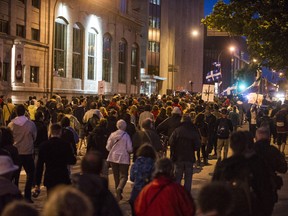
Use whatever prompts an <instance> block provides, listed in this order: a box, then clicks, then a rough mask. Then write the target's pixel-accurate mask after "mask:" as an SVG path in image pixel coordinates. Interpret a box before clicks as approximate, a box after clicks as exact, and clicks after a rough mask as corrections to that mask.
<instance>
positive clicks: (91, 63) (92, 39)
mask: <svg viewBox="0 0 288 216" xmlns="http://www.w3.org/2000/svg"><path fill="white" fill-rule="evenodd" d="M96 36H97V32H96V31H95V30H93V29H92V30H91V31H90V32H89V33H88V79H89V80H94V79H95V71H96V70H95V68H96Z"/></svg>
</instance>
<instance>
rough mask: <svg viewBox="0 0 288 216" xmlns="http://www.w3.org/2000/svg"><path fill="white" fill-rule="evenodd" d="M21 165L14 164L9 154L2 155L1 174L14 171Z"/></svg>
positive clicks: (0, 159) (0, 158) (0, 162)
mask: <svg viewBox="0 0 288 216" xmlns="http://www.w3.org/2000/svg"><path fill="white" fill-rule="evenodd" d="M18 168H19V167H18V166H16V165H14V164H13V161H12V160H11V158H10V157H9V156H0V175H3V174H6V173H9V172H13V171H15V170H17V169H18Z"/></svg>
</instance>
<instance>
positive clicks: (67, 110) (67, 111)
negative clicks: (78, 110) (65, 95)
mask: <svg viewBox="0 0 288 216" xmlns="http://www.w3.org/2000/svg"><path fill="white" fill-rule="evenodd" d="M72 112H73V111H72V108H71V107H66V108H65V109H64V113H65V114H72Z"/></svg>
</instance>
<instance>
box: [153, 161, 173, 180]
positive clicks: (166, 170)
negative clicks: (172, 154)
mask: <svg viewBox="0 0 288 216" xmlns="http://www.w3.org/2000/svg"><path fill="white" fill-rule="evenodd" d="M153 176H154V178H157V177H159V176H166V177H169V178H173V177H174V165H173V162H172V161H171V160H170V159H169V158H161V159H159V160H157V161H156V163H155V171H154V173H153Z"/></svg>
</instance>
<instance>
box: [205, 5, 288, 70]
mask: <svg viewBox="0 0 288 216" xmlns="http://www.w3.org/2000/svg"><path fill="white" fill-rule="evenodd" d="M202 22H203V23H204V24H205V25H207V26H208V28H214V29H218V30H220V31H226V32H228V33H229V34H230V35H231V36H244V37H246V39H247V46H248V52H249V54H250V56H251V58H256V59H257V60H258V62H259V63H260V64H261V65H262V66H267V67H270V68H273V69H276V70H279V69H282V70H285V71H286V72H287V69H288V54H287V51H288V0H253V1H252V0H230V3H225V2H223V1H222V0H220V1H218V2H217V3H216V4H215V6H214V8H213V12H212V13H211V14H210V15H208V16H207V17H206V18H205V19H203V20H202Z"/></svg>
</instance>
